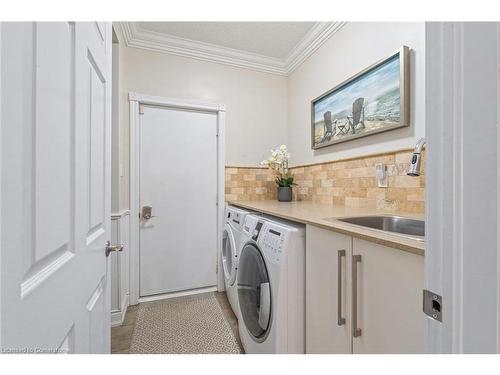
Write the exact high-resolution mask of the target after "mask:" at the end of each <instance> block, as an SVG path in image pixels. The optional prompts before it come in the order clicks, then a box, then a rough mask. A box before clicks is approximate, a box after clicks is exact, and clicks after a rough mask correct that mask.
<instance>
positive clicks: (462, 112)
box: [425, 22, 500, 353]
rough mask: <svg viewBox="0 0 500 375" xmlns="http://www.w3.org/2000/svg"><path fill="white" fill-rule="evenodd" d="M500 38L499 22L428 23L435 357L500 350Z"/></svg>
mask: <svg viewBox="0 0 500 375" xmlns="http://www.w3.org/2000/svg"><path fill="white" fill-rule="evenodd" d="M499 39H500V26H499V24H498V23H487V22H479V23H468V22H428V23H426V43H425V45H426V47H425V48H426V52H425V53H426V83H425V84H426V103H425V106H426V129H425V134H426V137H427V161H426V166H427V167H426V199H425V201H426V209H425V212H426V228H427V230H426V232H427V233H426V254H425V261H426V270H425V278H426V279H425V288H426V289H428V290H431V291H432V292H435V293H437V294H440V295H441V296H442V297H443V299H442V300H443V306H442V312H443V319H442V323H440V322H437V321H435V320H433V319H431V318H428V319H427V322H426V348H427V352H428V353H474V352H479V353H497V352H498V351H499V348H500V294H499V293H500V284H499V276H500V247H499V244H500V242H499V241H498V238H499V236H498V232H499V229H500V225H499V224H500V223H499V217H500V211H499V206H498V202H499V192H498V186H499V179H498V177H499V176H500V169H499V166H500V163H499V160H500V159H499V152H498V150H499V145H500V142H499V138H498V137H499V132H498V123H499V120H500V118H499V117H500V111H499V109H498V108H499V106H500V104H499V103H498V101H499V95H500V94H499V91H497V90H498V86H499V85H500V81H499V79H498V77H497V76H498V74H499V68H500V64H499V62H500V51H498V50H499V49H500V45H499ZM492 57H493V58H492ZM495 57H496V58H495ZM493 78H496V79H493ZM470 124H478V125H482V126H479V127H478V128H477V130H476V131H474V132H472V131H471V130H470V129H467V125H470ZM495 125H496V126H495ZM479 148H480V152H478V151H479Z"/></svg>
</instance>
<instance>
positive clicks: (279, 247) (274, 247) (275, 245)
mask: <svg viewBox="0 0 500 375" xmlns="http://www.w3.org/2000/svg"><path fill="white" fill-rule="evenodd" d="M285 235H286V233H285V231H283V230H280V228H275V227H272V226H269V225H268V226H266V227H265V229H264V233H263V236H262V246H263V247H264V249H265V252H266V254H267V255H268V256H269V258H270V260H271V261H272V262H275V263H279V262H280V260H281V259H282V256H283V248H284V244H285Z"/></svg>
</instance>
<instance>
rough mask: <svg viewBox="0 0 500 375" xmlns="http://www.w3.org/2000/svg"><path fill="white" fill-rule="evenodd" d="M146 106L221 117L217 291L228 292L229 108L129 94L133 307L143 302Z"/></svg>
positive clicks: (219, 120) (219, 126)
mask: <svg viewBox="0 0 500 375" xmlns="http://www.w3.org/2000/svg"><path fill="white" fill-rule="evenodd" d="M142 104H147V105H155V106H162V107H169V108H177V109H190V110H195V111H205V112H213V113H215V114H216V115H217V134H218V137H217V181H218V187H217V203H218V208H217V216H218V217H217V244H218V246H217V247H218V248H217V289H218V290H219V291H222V290H223V289H224V279H223V275H222V272H219V270H220V269H221V266H220V265H221V259H220V257H221V250H222V233H221V231H222V228H223V227H224V182H225V178H224V166H225V144H224V143H225V142H224V139H225V132H224V128H225V118H226V108H225V106H224V105H222V104H214V103H205V102H199V101H191V100H183V99H173V98H164V97H159V96H151V95H144V94H138V93H135V92H130V93H129V105H130V304H131V305H135V304H137V303H138V302H139V280H140V278H139V272H140V264H139V248H140V241H139V210H140V207H139V205H140V189H139V182H140V181H139V179H140V171H139V165H140V163H139V159H140V148H139V145H140V131H139V124H140V119H139V116H140V114H139V106H140V105H142Z"/></svg>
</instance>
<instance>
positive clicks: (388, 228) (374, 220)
mask: <svg viewBox="0 0 500 375" xmlns="http://www.w3.org/2000/svg"><path fill="white" fill-rule="evenodd" d="M326 220H329V221H333V220H334V219H333V218H330V219H326ZM335 220H339V221H343V222H345V223H349V224H354V225H359V226H362V227H368V228H372V229H377V230H381V231H385V232H392V233H397V234H401V235H405V236H411V237H415V238H417V239H420V240H423V239H424V237H425V221H423V220H418V219H409V218H406V217H401V216H359V217H346V218H341V219H335Z"/></svg>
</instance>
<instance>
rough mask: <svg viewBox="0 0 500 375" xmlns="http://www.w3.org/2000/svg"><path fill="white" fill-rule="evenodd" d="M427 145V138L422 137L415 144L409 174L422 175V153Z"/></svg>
mask: <svg viewBox="0 0 500 375" xmlns="http://www.w3.org/2000/svg"><path fill="white" fill-rule="evenodd" d="M424 145H425V138H420V140H419V141H418V142H417V144H416V145H415V149H414V150H413V154H412V156H411V159H410V164H409V166H408V176H420V154H421V152H422V149H423V148H424Z"/></svg>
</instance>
